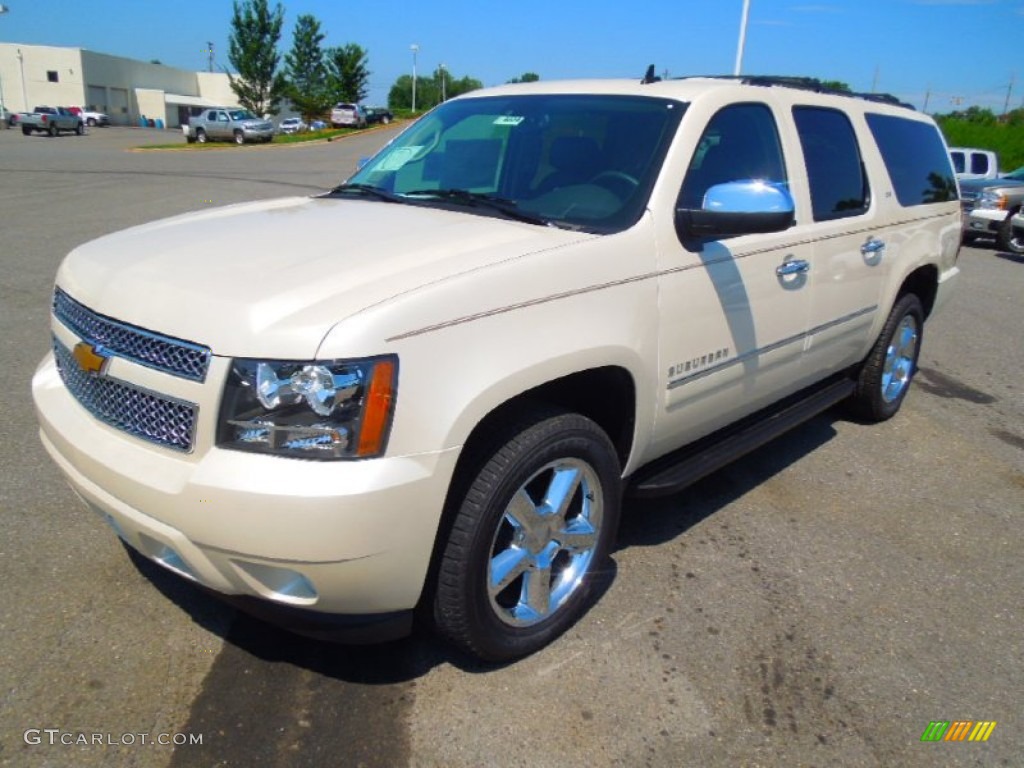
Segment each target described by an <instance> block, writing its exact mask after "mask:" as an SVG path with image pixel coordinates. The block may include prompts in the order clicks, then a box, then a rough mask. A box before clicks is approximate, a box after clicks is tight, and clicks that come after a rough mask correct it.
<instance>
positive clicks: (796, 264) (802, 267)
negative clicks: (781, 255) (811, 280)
mask: <svg viewBox="0 0 1024 768" xmlns="http://www.w3.org/2000/svg"><path fill="white" fill-rule="evenodd" d="M810 268H811V265H810V263H809V262H807V261H805V260H804V259H793V260H792V261H784V262H782V264H780V265H779V266H777V267H776V268H775V274H776V275H778V276H779V277H788V276H789V275H802V274H804V273H805V272H807V271H809V270H810Z"/></svg>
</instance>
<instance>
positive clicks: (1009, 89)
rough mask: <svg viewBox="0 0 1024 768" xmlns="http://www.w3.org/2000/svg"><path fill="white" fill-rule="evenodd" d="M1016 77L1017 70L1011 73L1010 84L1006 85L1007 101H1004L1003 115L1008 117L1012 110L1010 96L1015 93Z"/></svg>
mask: <svg viewBox="0 0 1024 768" xmlns="http://www.w3.org/2000/svg"><path fill="white" fill-rule="evenodd" d="M1015 77H1016V73H1015V72H1011V73H1010V84H1009V85H1008V86H1006V101H1005V102H1004V103H1003V117H1006V115H1007V114H1009V112H1010V96H1011V95H1012V94H1013V81H1014V78H1015Z"/></svg>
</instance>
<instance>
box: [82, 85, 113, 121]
mask: <svg viewBox="0 0 1024 768" xmlns="http://www.w3.org/2000/svg"><path fill="white" fill-rule="evenodd" d="M86 106H87V107H89V109H91V110H93V111H94V112H105V113H106V114H108V115H109V114H110V109H109V105H108V104H107V89H106V88H104V87H103V86H102V85H90V86H89V93H88V94H87V98H86Z"/></svg>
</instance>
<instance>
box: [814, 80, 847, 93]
mask: <svg viewBox="0 0 1024 768" xmlns="http://www.w3.org/2000/svg"><path fill="white" fill-rule="evenodd" d="M821 86H822V88H828V89H830V90H833V91H842V92H843V93H850V92H851V91H852V90H853V89H852V88H850V86H849V85H848V84H847V83H844V82H843V81H842V80H822V81H821Z"/></svg>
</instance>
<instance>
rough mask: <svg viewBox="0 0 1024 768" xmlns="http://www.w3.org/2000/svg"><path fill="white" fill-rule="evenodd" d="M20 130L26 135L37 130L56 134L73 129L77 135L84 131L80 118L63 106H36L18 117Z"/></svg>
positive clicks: (52, 134) (51, 134)
mask: <svg viewBox="0 0 1024 768" xmlns="http://www.w3.org/2000/svg"><path fill="white" fill-rule="evenodd" d="M18 125H20V126H21V132H22V133H23V134H25V135H26V136H29V135H31V134H32V133H34V132H36V131H39V132H42V133H48V134H50V136H56V135H57V134H59V133H60V132H61V131H68V132H71V131H74V132H75V133H77V134H78V135H79V136H81V135H82V134H83V133H85V124H84V123H83V122H82V118H81V117H79V116H78V115H76V114H75V113H74V112H72V111H71V110H70V109H65V108H64V107H36V108H35V109H33V110H32V111H31V112H29V113H27V114H24V115H21V116H20V117H19V118H18Z"/></svg>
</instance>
